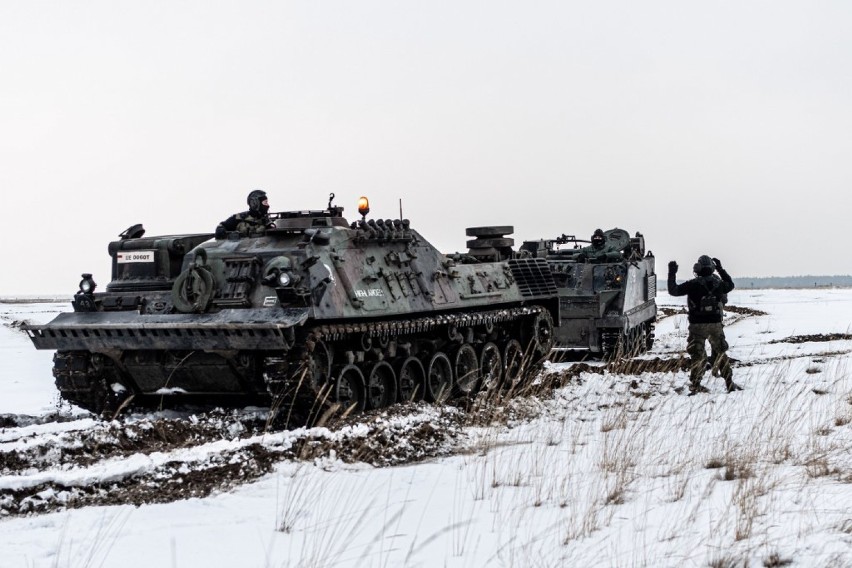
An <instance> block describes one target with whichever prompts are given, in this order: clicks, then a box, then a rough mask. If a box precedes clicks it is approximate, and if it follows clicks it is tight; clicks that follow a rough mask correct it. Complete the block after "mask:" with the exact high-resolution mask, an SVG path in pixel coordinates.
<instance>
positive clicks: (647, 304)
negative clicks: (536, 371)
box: [521, 228, 657, 357]
mask: <svg viewBox="0 0 852 568" xmlns="http://www.w3.org/2000/svg"><path fill="white" fill-rule="evenodd" d="M604 237H605V243H604V245H603V246H602V247H601V248H600V250H599V251H595V250H594V248H593V247H590V246H586V247H583V246H581V244H580V243H588V242H589V241H585V240H580V239H577V238H576V237H574V236H573V235H564V234H563V235H561V236H560V237H557V238H555V239H551V240H538V241H525V242H524V243H523V244H522V245H521V251H525V252H526V253H527V254H529V255H530V256H531V257H533V258H540V259H545V260H546V261H547V263H548V265H549V266H550V270H551V272H552V273H553V277H554V279H555V283H556V287H557V290H558V293H559V304H560V312H561V323H560V325H558V326H557V327H556V329H555V331H554V334H555V341H556V345H555V349H562V350H580V351H586V352H588V353H590V354H592V355H595V356H600V357H614V356H618V355H632V354H638V353H642V352H644V351H647V350H648V349H650V348H651V346H652V344H653V342H654V324H655V322H656V320H657V304H656V299H655V298H656V295H657V276H656V273H655V258H654V255H653V253H651V252H650V251H648V252H646V251H645V238H644V237H643V236H642V235H641V234H640V233H636V236H635V237H630V234H629V233H628V232H627V231H625V230H623V229H618V228H615V229H610V230H608V231H604ZM565 245H568V246H567V247H566V246H565Z"/></svg>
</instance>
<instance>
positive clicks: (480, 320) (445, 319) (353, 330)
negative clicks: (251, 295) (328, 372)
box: [313, 306, 544, 341]
mask: <svg viewBox="0 0 852 568" xmlns="http://www.w3.org/2000/svg"><path fill="white" fill-rule="evenodd" d="M543 310H544V308H542V307H541V306H529V307H522V308H506V309H503V310H493V311H489V312H472V313H471V312H465V313H458V314H442V315H439V316H430V317H423V318H416V319H409V320H392V321H381V322H359V323H342V324H329V325H319V326H315V327H314V328H313V332H314V333H315V334H318V335H320V336H322V337H323V338H325V339H328V340H332V341H335V340H340V339H345V338H346V337H349V336H352V335H355V334H367V335H369V336H370V337H397V336H400V335H409V334H413V333H426V332H431V331H434V330H436V329H438V328H441V327H444V326H455V327H456V328H466V327H475V326H487V325H493V324H497V323H505V322H511V321H515V320H518V319H520V318H523V317H526V316H534V315H536V314H539V313H541V312H542V311H543Z"/></svg>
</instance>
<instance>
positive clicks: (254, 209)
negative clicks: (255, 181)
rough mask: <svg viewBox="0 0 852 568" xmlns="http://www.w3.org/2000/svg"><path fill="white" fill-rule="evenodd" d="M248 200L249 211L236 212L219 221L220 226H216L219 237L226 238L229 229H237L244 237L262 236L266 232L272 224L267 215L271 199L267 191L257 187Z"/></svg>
mask: <svg viewBox="0 0 852 568" xmlns="http://www.w3.org/2000/svg"><path fill="white" fill-rule="evenodd" d="M246 201H247V202H248V206H249V210H248V211H244V212H243V213H235V214H234V215H231V216H230V217H228V218H227V219H225V220H224V221H222V222H221V223H219V226H218V227H216V238H217V239H224V238H225V237H226V236H227V235H228V232H229V231H237V232H238V233H240V236H243V237H261V236H263V235H265V234H266V229H267V228H268V227H269V224H270V220H269V217H268V216H267V213H268V212H269V200H268V199H267V197H266V192H265V191H263V190H262V189H255V190H254V191H252V192H251V193H249V194H248V198H246Z"/></svg>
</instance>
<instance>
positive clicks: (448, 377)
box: [424, 351, 453, 402]
mask: <svg viewBox="0 0 852 568" xmlns="http://www.w3.org/2000/svg"><path fill="white" fill-rule="evenodd" d="M452 386H453V365H452V363H450V358H449V357H447V356H446V354H444V353H443V352H441V351H438V352H437V353H435V354H434V355H432V357H431V358H430V359H429V364H428V365H426V392H425V393H424V394H425V395H426V400H428V401H430V402H444V401H445V400H446V399H447V398H449V396H450V391H451V390H452Z"/></svg>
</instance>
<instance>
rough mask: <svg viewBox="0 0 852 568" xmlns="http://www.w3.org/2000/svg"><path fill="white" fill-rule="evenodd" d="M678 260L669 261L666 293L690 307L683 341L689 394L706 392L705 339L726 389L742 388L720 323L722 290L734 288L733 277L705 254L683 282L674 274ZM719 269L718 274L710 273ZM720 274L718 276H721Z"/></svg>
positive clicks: (719, 263)
mask: <svg viewBox="0 0 852 568" xmlns="http://www.w3.org/2000/svg"><path fill="white" fill-rule="evenodd" d="M677 268H678V266H677V262H675V261H671V262H669V279H668V287H669V294H671V295H672V296H686V297H687V306H688V309H689V337H688V338H687V341H686V351H687V353H689V358H690V362H689V383H690V384H689V390H690V394H695V393H697V392H708V390H707V388H706V387H704V386H702V385H701V379H702V378H703V377H704V370H705V368H706V366H707V351H706V349H705V346H704V344H705V342H706V341H709V342H710V347H711V348H712V351H713V354H714V356H715V360H714V362H713V365H714V369H718V371H719V373H720V374H721V375H722V376H723V377H724V378H725V385H726V386H727V387H728V392H733V391H737V390H742V387H740V386H739V385H738V384H737V383H735V382H734V381H733V374H734V372H733V370H732V369H731V362H730V360H729V359H728V355H727V354H726V353H725V351H727V349H728V342H727V341H725V330H724V327H723V325H722V315H723V309H722V303H723V299H724V298H725V294H727V293H728V292H730V291H731V290H733V289H734V281H733V280H731V277H730V275H729V274H728V273H727V272H726V271H725V269H723V268H722V263H721V262H720V261H719V259H718V258H710V257H709V256H707V255H701V256H700V257H698V262H696V263H695V265H694V266H693V267H692V269H693V271H694V272H695V278H693V279H692V280H688V281H686V282H684V283H683V284H678V283H677V282H676V280H675V276H676V275H677ZM714 271H718V272H719V275H718V276H717V275H715V274H713V272H714ZM720 277H721V278H720Z"/></svg>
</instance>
